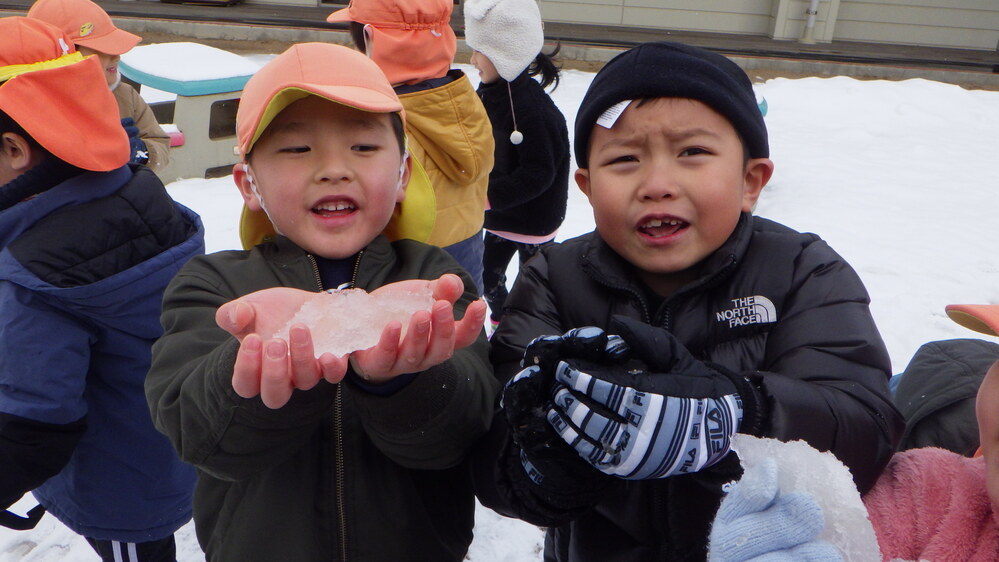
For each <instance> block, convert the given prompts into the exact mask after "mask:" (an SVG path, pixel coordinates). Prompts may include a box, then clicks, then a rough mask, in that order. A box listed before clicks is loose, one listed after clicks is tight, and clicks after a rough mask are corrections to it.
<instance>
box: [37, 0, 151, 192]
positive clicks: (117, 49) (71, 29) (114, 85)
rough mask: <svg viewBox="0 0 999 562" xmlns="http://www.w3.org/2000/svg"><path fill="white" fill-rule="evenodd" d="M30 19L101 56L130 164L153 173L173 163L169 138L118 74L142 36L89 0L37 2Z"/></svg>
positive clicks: (83, 51) (86, 53) (88, 53)
mask: <svg viewBox="0 0 999 562" xmlns="http://www.w3.org/2000/svg"><path fill="white" fill-rule="evenodd" d="M28 17H29V18H35V19H40V20H42V21H44V22H47V23H50V24H52V25H54V26H56V27H58V28H60V29H62V30H63V32H64V33H65V34H66V35H67V36H69V38H70V40H71V41H72V42H73V45H75V46H76V50H77V51H79V52H80V53H81V54H83V55H84V56H91V55H96V56H97V58H98V59H99V60H100V61H101V68H103V69H104V77H105V78H106V79H107V82H108V86H109V87H110V88H111V93H113V94H114V99H115V101H116V102H118V114H119V116H120V118H121V125H122V126H123V127H124V128H125V132H126V133H128V142H129V146H130V149H131V159H130V162H131V163H133V164H145V165H146V166H149V167H150V168H151V169H152V170H153V171H154V172H158V171H159V170H162V169H163V168H164V167H165V166H166V165H167V164H168V163H169V162H170V136H169V135H167V134H166V132H165V131H164V130H163V128H162V127H160V124H159V123H157V122H156V116H155V115H153V110H152V109H151V108H150V107H149V104H147V103H146V102H145V100H143V99H142V97H141V96H140V95H139V92H137V91H135V88H133V87H132V86H130V85H129V84H126V83H124V82H122V81H121V74H119V73H118V60H119V58H120V57H121V55H123V54H125V53H127V52H129V51H131V50H132V48H133V47H135V46H136V45H138V44H139V41H141V40H142V38H141V37H139V36H138V35H134V34H132V33H129V32H127V31H125V30H123V29H118V28H117V27H115V25H114V23H113V22H112V21H111V17H110V16H108V14H107V12H105V11H104V9H103V8H101V7H100V6H98V5H97V4H95V3H93V2H91V1H90V0H38V1H37V2H35V3H34V4H33V5H32V6H31V9H30V10H28Z"/></svg>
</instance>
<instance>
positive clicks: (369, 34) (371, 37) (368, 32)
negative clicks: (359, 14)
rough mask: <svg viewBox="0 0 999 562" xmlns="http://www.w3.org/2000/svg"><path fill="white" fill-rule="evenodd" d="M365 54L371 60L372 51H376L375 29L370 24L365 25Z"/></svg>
mask: <svg viewBox="0 0 999 562" xmlns="http://www.w3.org/2000/svg"><path fill="white" fill-rule="evenodd" d="M363 29H364V54H365V55H366V56H367V57H368V58H369V59H370V58H371V51H372V50H373V49H374V45H373V43H374V42H375V29H374V28H373V27H372V26H371V24H370V23H366V24H364V28H363Z"/></svg>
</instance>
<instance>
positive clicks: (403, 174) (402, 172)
mask: <svg viewBox="0 0 999 562" xmlns="http://www.w3.org/2000/svg"><path fill="white" fill-rule="evenodd" d="M412 173H413V157H412V156H410V155H409V153H408V152H407V153H406V160H405V161H403V163H402V167H401V168H399V191H398V193H397V194H396V198H395V202H396V203H402V202H403V200H405V199H406V186H408V185H409V178H410V176H411V175H412Z"/></svg>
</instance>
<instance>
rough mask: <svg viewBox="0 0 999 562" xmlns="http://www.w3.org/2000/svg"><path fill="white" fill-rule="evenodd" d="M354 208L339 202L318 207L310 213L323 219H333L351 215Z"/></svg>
mask: <svg viewBox="0 0 999 562" xmlns="http://www.w3.org/2000/svg"><path fill="white" fill-rule="evenodd" d="M355 209H356V207H354V205H352V204H350V203H346V202H340V203H330V204H327V205H319V206H318V207H314V208H313V209H312V212H313V213H315V214H317V215H321V216H324V217H334V216H338V215H346V214H349V213H352V212H353V211H354V210H355Z"/></svg>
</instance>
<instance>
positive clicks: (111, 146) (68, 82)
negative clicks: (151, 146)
mask: <svg viewBox="0 0 999 562" xmlns="http://www.w3.org/2000/svg"><path fill="white" fill-rule="evenodd" d="M0 110H2V111H3V112H4V113H6V114H7V115H8V116H10V118H11V119H13V120H14V121H15V122H17V124H18V125H20V126H21V127H22V128H23V129H24V130H25V132H27V133H28V134H29V135H30V136H31V137H32V138H33V139H34V140H35V141H36V142H37V143H38V144H40V145H41V146H42V148H44V149H45V150H47V151H48V152H50V153H51V154H52V155H54V156H55V157H57V158H59V159H60V160H63V161H65V162H67V163H69V164H72V165H74V166H77V167H79V168H83V169H84V170H91V171H95V172H105V171H109V170H114V169H116V168H120V167H121V166H123V165H125V164H126V163H127V162H128V159H129V145H128V135H127V134H126V133H125V129H124V128H123V127H122V126H121V121H120V119H119V116H118V103H117V102H116V101H115V99H114V95H113V94H112V93H111V90H110V89H109V88H108V87H107V81H106V79H105V78H104V70H103V68H102V67H101V64H100V61H98V60H97V57H83V56H82V55H80V54H79V53H77V52H75V51H74V49H73V47H72V45H71V44H70V43H69V38H68V37H66V35H65V34H64V33H63V32H62V31H61V30H59V29H58V28H56V27H55V26H52V25H50V24H48V23H45V22H43V21H41V20H37V19H31V18H26V17H20V16H13V17H7V18H0Z"/></svg>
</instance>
